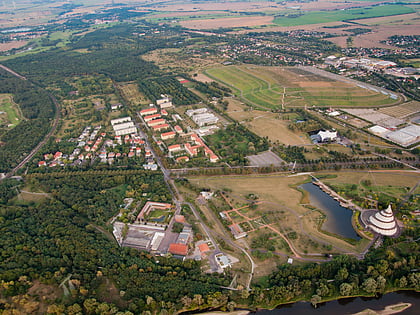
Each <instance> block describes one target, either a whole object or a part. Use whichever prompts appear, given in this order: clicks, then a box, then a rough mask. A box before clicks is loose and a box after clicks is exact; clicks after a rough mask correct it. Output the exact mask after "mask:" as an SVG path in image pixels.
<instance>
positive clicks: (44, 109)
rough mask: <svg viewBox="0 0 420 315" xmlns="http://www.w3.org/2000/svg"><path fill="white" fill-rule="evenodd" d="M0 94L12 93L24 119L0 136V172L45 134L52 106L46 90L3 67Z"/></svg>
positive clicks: (6, 168) (7, 169) (7, 168)
mask: <svg viewBox="0 0 420 315" xmlns="http://www.w3.org/2000/svg"><path fill="white" fill-rule="evenodd" d="M0 93H11V94H13V100H14V101H15V102H16V103H17V104H18V105H19V107H20V109H21V111H22V114H23V116H24V119H25V120H23V121H22V122H21V123H19V124H18V125H17V126H16V127H14V128H13V129H10V130H8V131H6V132H5V133H4V134H3V135H1V137H0V140H1V142H2V145H1V146H0V172H7V171H9V170H10V169H11V168H13V167H14V166H16V165H17V164H18V162H19V161H20V160H21V159H22V158H23V157H24V156H25V155H26V154H28V153H29V152H30V151H31V150H32V149H33V148H34V147H35V146H36V145H37V144H38V143H39V142H40V141H41V140H42V139H43V138H44V136H45V135H46V134H47V133H48V130H49V128H50V121H51V119H52V118H53V117H54V113H55V107H54V103H53V101H52V99H51V98H50V96H49V95H48V94H47V92H45V91H44V90H42V89H41V88H39V87H37V86H35V85H33V84H31V83H30V82H28V81H25V80H22V79H19V78H17V77H15V76H13V75H11V74H9V73H8V72H6V71H5V70H3V69H0Z"/></svg>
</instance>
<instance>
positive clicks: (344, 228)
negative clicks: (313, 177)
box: [300, 183, 361, 240]
mask: <svg viewBox="0 0 420 315" xmlns="http://www.w3.org/2000/svg"><path fill="white" fill-rule="evenodd" d="M300 187H302V189H304V190H306V191H307V192H309V199H310V201H311V204H312V205H313V206H315V207H317V208H318V209H320V210H321V211H322V212H324V213H325V214H326V215H327V219H326V221H325V222H324V223H323V224H322V229H323V230H325V231H327V232H331V233H334V234H337V235H340V236H343V237H345V238H351V239H354V240H360V238H361V237H360V236H359V235H358V234H357V233H356V231H355V230H354V229H353V226H352V224H351V218H352V215H353V211H352V210H350V209H347V208H344V207H342V206H340V203H339V202H338V201H337V200H334V198H331V196H329V195H328V194H327V193H325V192H323V191H322V190H321V188H319V187H318V186H316V185H314V184H312V183H306V184H303V185H301V186H300Z"/></svg>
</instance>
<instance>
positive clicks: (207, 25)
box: [180, 16, 274, 29]
mask: <svg viewBox="0 0 420 315" xmlns="http://www.w3.org/2000/svg"><path fill="white" fill-rule="evenodd" d="M273 18H274V17H272V16H250V17H234V18H221V19H214V20H213V19H210V20H191V21H181V22H180V24H181V25H182V26H183V27H187V28H191V29H217V28H221V27H246V26H248V27H253V26H260V25H268V24H271V23H272V21H273Z"/></svg>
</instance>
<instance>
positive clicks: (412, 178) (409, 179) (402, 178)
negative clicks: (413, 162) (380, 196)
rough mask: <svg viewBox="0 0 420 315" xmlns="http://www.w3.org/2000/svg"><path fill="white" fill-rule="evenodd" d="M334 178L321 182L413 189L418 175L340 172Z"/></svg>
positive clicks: (389, 172)
mask: <svg viewBox="0 0 420 315" xmlns="http://www.w3.org/2000/svg"><path fill="white" fill-rule="evenodd" d="M325 173H327V172H325ZM334 174H335V175H337V177H336V178H332V179H325V180H323V181H324V182H325V183H326V184H328V183H331V184H334V183H340V184H360V183H361V182H362V181H363V180H370V181H371V182H372V186H377V185H378V186H397V187H410V188H411V187H414V186H415V185H416V184H417V182H418V181H419V179H420V178H419V175H418V173H415V172H412V171H407V172H404V171H370V172H368V171H360V172H359V171H342V172H337V173H334Z"/></svg>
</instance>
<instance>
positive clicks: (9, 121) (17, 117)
mask: <svg viewBox="0 0 420 315" xmlns="http://www.w3.org/2000/svg"><path fill="white" fill-rule="evenodd" d="M0 112H1V114H0V124H1V125H3V126H6V127H9V128H13V127H15V126H16V125H17V124H18V123H19V122H20V121H21V119H22V114H21V112H20V109H19V106H18V105H17V104H16V103H15V102H13V97H12V95H11V94H0Z"/></svg>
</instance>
